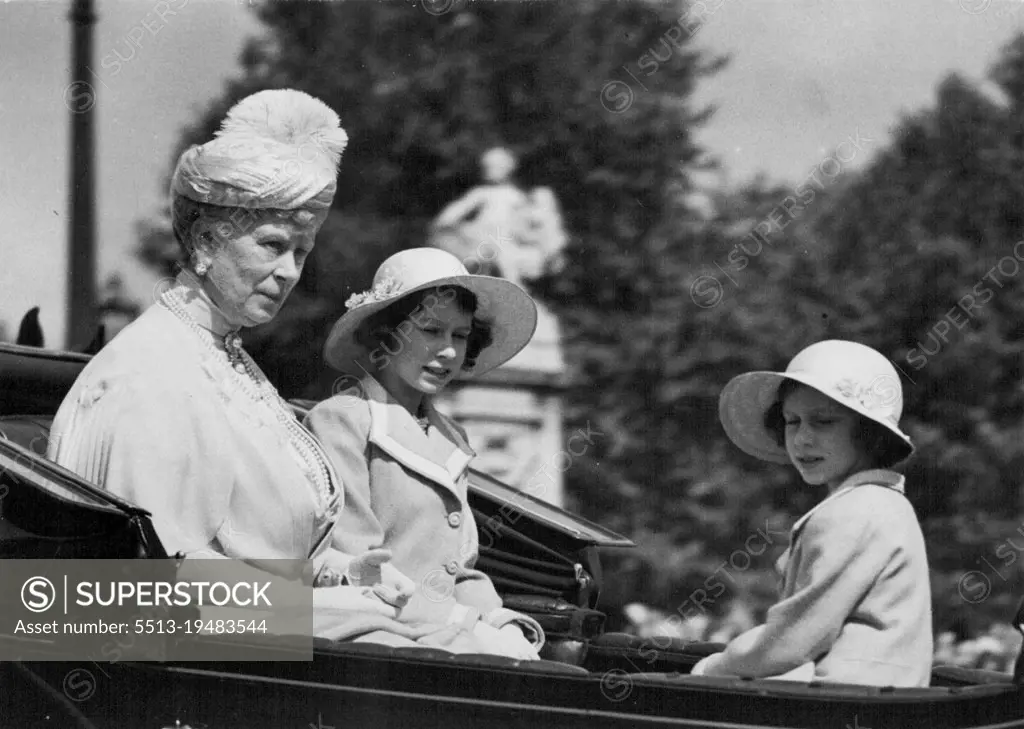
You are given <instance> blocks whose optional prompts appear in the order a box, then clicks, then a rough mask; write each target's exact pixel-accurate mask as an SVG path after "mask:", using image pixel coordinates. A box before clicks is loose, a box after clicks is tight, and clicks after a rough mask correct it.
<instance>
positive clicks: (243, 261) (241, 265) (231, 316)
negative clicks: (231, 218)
mask: <svg viewBox="0 0 1024 729" xmlns="http://www.w3.org/2000/svg"><path fill="white" fill-rule="evenodd" d="M299 217H300V220H301V221H302V222H297V221H296V220H295V219H294V218H293V217H284V216H282V217H276V216H272V215H263V216H260V217H257V218H252V217H245V218H244V219H243V220H240V224H239V225H234V224H232V223H227V222H224V221H221V222H217V223H211V224H209V225H207V226H205V232H206V233H208V234H209V235H210V238H209V239H210V240H213V241H214V242H213V243H212V244H210V245H207V246H200V247H199V256H200V260H202V261H204V262H206V263H207V266H208V270H207V274H206V276H205V277H204V278H203V288H204V290H205V291H206V293H207V294H208V295H209V296H210V298H211V299H213V302H214V303H215V304H216V305H217V306H218V307H219V308H220V309H221V310H222V311H223V312H224V314H225V316H226V317H227V318H228V320H229V321H230V322H231V324H232V325H234V326H239V327H251V326H256V325H257V324H265V323H266V322H268V321H270V320H271V319H273V318H274V317H275V316H277V312H278V311H280V309H281V306H282V304H284V301H285V299H287V298H288V295H289V294H290V293H291V292H292V289H293V288H294V287H295V284H296V283H298V280H299V276H300V275H301V274H302V267H303V266H304V265H305V263H306V259H307V257H308V256H309V254H310V252H312V250H313V245H314V241H315V237H316V233H317V231H318V230H319V229H320V226H321V225H323V222H324V219H325V218H326V212H324V213H321V214H317V215H313V214H307V215H305V216H301V215H300V216H299Z"/></svg>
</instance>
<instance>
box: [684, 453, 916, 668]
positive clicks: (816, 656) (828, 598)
mask: <svg viewBox="0 0 1024 729" xmlns="http://www.w3.org/2000/svg"><path fill="white" fill-rule="evenodd" d="M903 488H904V480H903V477H902V476H900V475H899V474H898V473H895V472H893V471H888V470H881V469H879V470H872V471H863V472H861V473H857V474H854V475H853V476H851V477H849V478H848V479H847V480H846V481H845V482H844V483H843V484H842V485H841V486H840V487H839V488H838V489H836V491H835V492H834V493H833V494H831V495H830V496H829V497H828V498H826V499H824V500H823V501H822V502H821V503H819V504H818V505H817V506H816V507H814V508H813V509H811V511H809V512H808V513H807V514H805V515H804V516H803V517H802V518H801V519H800V520H799V521H797V522H796V524H795V525H794V526H793V529H792V538H791V542H790V548H789V549H788V550H787V551H786V552H785V553H784V554H783V555H782V557H781V558H780V559H779V567H780V569H782V570H783V585H782V597H781V600H780V601H779V602H778V603H777V604H776V605H774V606H773V607H772V608H771V609H770V610H769V611H768V616H767V618H766V621H765V624H764V625H760V626H758V627H756V628H753V629H752V630H749V631H747V632H746V633H743V634H741V635H739V636H737V637H736V638H734V639H733V640H732V641H731V642H730V643H729V644H728V647H727V648H726V650H725V651H724V652H722V653H717V654H715V655H713V656H711V657H709V658H708V659H705V660H704V661H702V664H703V665H700V664H698V666H699V668H698V669H697V673H700V674H703V675H714V676H749V677H762V678H767V677H780V676H781V674H785V673H788V672H791V671H793V670H794V669H798V668H799V667H801V666H803V665H805V664H807V663H812V664H813V668H814V670H813V677H812V676H810V675H804V676H803V680H812V678H813V680H817V681H832V682H841V683H854V684H866V685H873V686H904V687H908V686H909V687H913V686H927V685H928V683H929V680H930V677H931V662H932V610H931V589H930V585H929V573H928V560H927V555H926V554H925V545H924V537H923V535H922V533H921V528H920V526H919V524H918V521H917V516H916V514H915V513H914V509H913V507H912V506H911V505H910V502H908V501H907V499H906V497H905V496H904V495H903ZM809 673H810V672H809V671H808V674H809ZM800 677H801V676H800V672H795V673H794V674H793V675H792V676H787V678H800Z"/></svg>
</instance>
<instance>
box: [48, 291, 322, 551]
mask: <svg viewBox="0 0 1024 729" xmlns="http://www.w3.org/2000/svg"><path fill="white" fill-rule="evenodd" d="M215 315H216V311H215V310H212V309H210V310H209V311H208V316H211V317H212V316H215ZM217 356H218V355H217V354H215V353H214V352H213V351H212V350H210V349H208V348H207V347H206V345H205V344H204V343H203V341H202V340H201V339H200V338H199V336H198V335H197V334H196V333H195V332H193V331H191V330H190V329H189V328H188V327H187V326H186V325H185V324H184V323H182V322H181V321H180V320H179V319H178V318H177V317H175V316H174V315H173V314H171V313H170V311H168V310H167V309H165V308H164V307H163V306H161V305H159V304H156V305H153V306H151V307H150V308H149V309H148V310H147V311H146V312H145V313H143V314H142V316H140V317H139V318H138V319H137V320H136V321H135V322H133V323H132V324H131V325H129V326H128V327H126V328H125V329H124V330H123V331H122V332H120V333H119V334H118V336H117V337H115V338H114V339H113V340H112V341H111V342H110V343H109V344H107V346H105V347H104V348H103V349H102V350H100V352H99V353H98V354H97V355H96V356H95V357H94V358H93V359H92V361H90V362H89V364H88V365H86V367H85V368H84V369H83V371H82V373H81V375H80V376H79V377H78V379H77V380H76V381H75V383H74V385H73V386H72V388H71V390H70V392H69V393H68V394H67V396H66V397H65V399H64V401H63V403H62V404H61V406H60V409H59V410H58V411H57V415H56V417H55V418H54V422H53V427H52V429H51V434H50V447H49V450H48V453H47V455H48V456H49V457H50V458H51V459H52V460H54V461H56V462H57V463H59V464H60V465H62V466H64V467H66V468H68V469H69V470H71V471H74V472H75V473H77V474H79V475H80V476H82V477H83V478H85V479H87V480H89V481H91V482H92V483H94V484H96V485H98V486H99V487H101V488H104V489H106V490H107V491H110V492H111V493H114V494H116V495H118V496H121V497H123V498H125V499H127V500H129V501H131V502H133V503H135V504H137V505H139V506H141V507H142V508H144V509H147V510H149V511H150V512H152V520H153V525H154V527H155V528H156V532H157V534H158V535H159V537H160V540H161V542H163V545H164V547H165V548H166V550H167V552H168V553H169V554H171V555H173V554H175V553H178V552H181V553H184V555H185V556H186V557H188V556H195V557H200V558H210V557H215V556H225V557H231V558H236V559H281V560H284V559H297V560H305V559H307V558H309V557H310V556H311V555H312V554H313V552H314V551H315V550H316V547H317V543H318V542H319V541H321V540H323V539H324V538H325V537H326V536H327V535H328V531H329V530H330V529H331V528H332V527H333V526H334V524H335V522H336V519H337V513H338V511H339V509H340V508H341V506H342V501H341V496H342V493H341V489H340V488H338V489H337V493H336V496H335V498H333V499H332V500H330V501H324V500H322V499H321V498H320V496H319V494H318V493H317V492H316V490H315V488H314V486H313V484H312V483H311V482H310V481H309V480H308V479H307V478H306V476H305V475H304V473H303V471H302V470H301V468H300V466H299V464H298V462H297V461H296V459H295V458H292V457H291V456H290V454H289V450H288V449H289V441H288V434H287V431H286V430H285V428H284V427H283V426H282V425H281V424H280V423H279V422H278V421H277V419H276V418H275V417H274V415H273V413H272V412H271V411H270V409H269V408H267V407H265V406H263V405H260V404H257V402H256V401H255V400H254V399H253V398H251V397H249V396H248V395H246V394H245V393H244V392H243V391H242V390H241V389H240V388H239V387H238V385H237V384H236V382H235V381H233V380H232V379H231V377H229V374H230V371H229V369H228V365H227V361H226V355H220V356H222V357H224V362H219V361H216V357H217ZM320 551H321V552H322V551H323V550H320Z"/></svg>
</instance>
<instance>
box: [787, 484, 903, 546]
mask: <svg viewBox="0 0 1024 729" xmlns="http://www.w3.org/2000/svg"><path fill="white" fill-rule="evenodd" d="M905 483H906V479H904V478H903V476H901V475H900V474H898V473H896V472H895V471H890V470H889V469H887V468H873V469H870V470H868V471H858V472H857V473H854V474H852V475H850V476H847V477H846V479H845V480H844V481H843V482H842V483H841V484H839V488H837V489H836V490H835V491H833V492H832V493H831V494H829V495H828V496H826V497H825V498H824V499H822V500H821V502H819V503H818V504H817V505H816V506H815V507H814V508H812V509H811V510H810V511H808V512H807V513H806V514H804V515H803V516H801V517H800V518H799V519H797V521H796V523H795V524H794V525H793V529H792V530H791V531H792V534H793V539H796V534H797V532H798V531H799V530H800V528H801V527H802V526H803V525H804V523H805V522H806V521H807V520H808V519H809V518H810V516H811V514H813V513H814V512H815V511H817V510H818V509H820V508H821V507H822V506H824V505H825V504H827V503H829V502H830V501H833V500H835V499H838V498H841V497H842V496H845V495H846V494H848V493H850V491H852V490H853V489H855V488H856V487H858V486H864V485H866V484H875V485H877V486H885V487H886V488H890V489H892V490H894V491H898V492H900V493H901V494H902V493H903V492H904V488H905Z"/></svg>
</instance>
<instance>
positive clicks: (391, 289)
mask: <svg viewBox="0 0 1024 729" xmlns="http://www.w3.org/2000/svg"><path fill="white" fill-rule="evenodd" d="M401 292H402V282H401V281H396V280H395V279H394V278H392V277H391V276H387V277H385V278H384V279H383V280H381V281H380V282H379V283H377V284H375V285H374V287H373V288H371V289H368V290H367V291H361V292H359V293H358V294H352V295H351V296H349V297H348V299H347V300H346V301H345V308H346V309H355V308H357V307H359V306H364V305H366V304H372V303H374V302H377V301H385V300H387V299H390V298H392V297H394V296H397V295H398V294H400V293H401Z"/></svg>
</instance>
